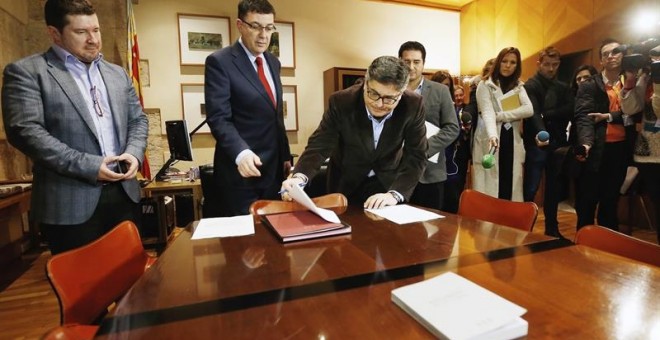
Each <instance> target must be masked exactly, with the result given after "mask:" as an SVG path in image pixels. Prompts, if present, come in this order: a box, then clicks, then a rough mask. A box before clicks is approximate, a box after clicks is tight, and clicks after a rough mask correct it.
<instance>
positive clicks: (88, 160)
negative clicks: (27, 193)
mask: <svg viewBox="0 0 660 340" xmlns="http://www.w3.org/2000/svg"><path fill="white" fill-rule="evenodd" d="M44 13H45V17H46V24H47V25H48V27H47V28H48V34H49V35H50V37H51V39H52V40H53V46H52V48H51V49H49V50H48V51H47V52H46V53H43V54H37V55H32V56H29V57H27V58H24V59H21V60H19V61H16V62H15V63H12V64H10V65H8V66H7V67H6V68H5V70H4V82H3V88H2V114H3V119H4V124H5V128H6V130H7V138H8V140H9V142H10V143H11V144H12V145H14V146H15V147H16V148H17V149H19V150H20V151H21V152H23V153H25V154H26V155H27V156H28V157H30V158H31V159H32V161H33V162H34V167H33V174H34V180H33V186H32V204H31V211H32V216H33V218H34V220H35V222H37V223H40V228H41V231H42V233H43V235H44V236H45V238H46V240H47V241H48V244H49V247H50V249H51V252H52V253H53V254H57V253H60V252H63V251H66V250H69V249H73V248H76V247H79V246H82V245H84V244H87V243H89V242H91V241H93V240H95V239H97V238H99V237H100V236H101V235H103V234H105V233H106V232H107V231H109V230H110V229H112V228H113V227H114V226H115V225H116V224H117V223H119V222H121V221H122V220H126V219H129V220H133V221H136V222H137V221H138V220H139V217H140V215H139V213H140V209H139V205H138V202H139V200H140V188H139V185H138V183H137V180H136V179H135V175H136V172H137V169H138V167H139V165H140V161H141V160H142V159H143V156H144V150H145V148H146V146H147V129H148V123H147V117H146V115H145V114H144V113H143V112H142V107H141V105H140V102H139V99H138V97H137V95H136V93H135V89H134V88H133V84H132V82H131V81H130V79H129V78H128V75H127V74H126V71H124V69H122V68H121V67H119V66H117V65H113V64H111V63H109V62H107V61H105V60H103V55H102V54H101V53H100V50H101V33H100V28H99V22H98V18H97V16H96V14H95V10H94V8H93V7H92V5H91V4H90V3H89V2H88V1H87V0H68V1H64V0H48V1H47V2H46V5H45V10H44ZM120 164H122V165H124V166H125V167H124V169H123V170H122V168H121V167H120ZM122 172H123V173H122Z"/></svg>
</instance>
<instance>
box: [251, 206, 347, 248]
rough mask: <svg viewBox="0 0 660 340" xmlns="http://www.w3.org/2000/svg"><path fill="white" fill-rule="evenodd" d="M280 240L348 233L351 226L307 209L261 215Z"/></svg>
mask: <svg viewBox="0 0 660 340" xmlns="http://www.w3.org/2000/svg"><path fill="white" fill-rule="evenodd" d="M261 218H262V220H263V221H264V223H265V224H266V225H267V226H269V227H270V228H271V229H272V230H273V232H274V233H275V235H276V236H277V237H278V238H279V239H280V240H281V241H282V242H291V241H299V240H307V239H311V238H318V237H326V236H333V235H341V234H348V233H350V232H351V226H350V225H348V224H346V223H333V222H328V221H326V220H324V219H322V218H321V217H320V216H318V215H316V214H314V213H313V212H311V211H309V210H304V211H293V212H287V213H282V214H272V215H264V216H261Z"/></svg>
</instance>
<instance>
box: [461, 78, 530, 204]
mask: <svg viewBox="0 0 660 340" xmlns="http://www.w3.org/2000/svg"><path fill="white" fill-rule="evenodd" d="M511 91H515V92H514V93H518V94H519V98H520V104H521V105H520V106H519V107H518V108H516V109H513V110H509V111H502V110H501V109H500V104H499V101H498V98H501V97H502V96H503V93H502V89H500V87H499V86H497V85H495V83H493V81H492V80H491V79H490V78H489V79H486V80H482V81H481V82H479V85H478V86H477V105H478V107H479V112H480V113H479V114H480V116H479V120H478V122H477V127H476V129H475V131H474V143H473V148H472V161H473V164H474V168H473V171H472V183H473V185H472V187H473V189H474V190H477V191H480V192H483V193H485V194H488V195H490V196H493V197H497V196H498V191H499V189H498V188H499V169H498V168H499V166H498V162H499V152H496V153H495V166H493V167H492V168H490V169H484V167H483V166H482V165H481V160H482V158H483V156H484V155H485V154H487V153H488V152H489V140H490V138H491V137H497V138H498V140H499V137H500V129H501V127H502V124H504V123H510V124H511V125H512V127H511V128H512V129H513V131H514V134H513V188H512V189H513V190H512V200H513V201H520V202H522V200H523V164H524V163H525V147H524V145H523V139H522V119H523V118H528V117H531V116H532V115H533V114H534V108H533V107H532V102H531V101H530V100H529V97H528V96H527V92H526V91H525V88H524V87H523V82H522V81H519V82H518V85H516V87H514V88H513V89H512V90H511Z"/></svg>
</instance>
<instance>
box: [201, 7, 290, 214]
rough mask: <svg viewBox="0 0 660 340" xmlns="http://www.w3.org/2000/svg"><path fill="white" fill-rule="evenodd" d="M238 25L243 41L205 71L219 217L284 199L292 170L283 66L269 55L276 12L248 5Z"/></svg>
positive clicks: (220, 53)
mask: <svg viewBox="0 0 660 340" xmlns="http://www.w3.org/2000/svg"><path fill="white" fill-rule="evenodd" d="M236 26H237V28H238V31H239V32H240V33H241V37H240V39H239V40H238V41H237V42H236V43H235V44H233V45H232V46H228V47H225V48H223V49H221V50H219V51H216V52H214V53H213V54H211V55H209V56H208V57H207V58H206V69H205V83H204V96H205V98H206V112H207V117H208V124H209V127H210V128H211V133H213V137H215V140H216V145H215V155H214V160H213V163H214V169H213V170H214V179H215V182H216V184H217V186H218V194H219V201H220V202H219V203H216V205H217V209H213V207H212V210H215V212H214V215H219V216H235V215H245V214H247V213H248V208H249V207H250V204H251V203H252V202H254V201H255V200H258V199H277V198H279V194H278V193H277V192H278V191H279V188H280V183H281V182H282V180H283V179H284V177H285V176H286V175H287V174H288V172H289V171H290V169H291V152H290V149H289V142H288V139H287V136H286V131H285V128H284V114H283V105H282V82H281V80H280V62H279V61H278V60H277V58H276V57H275V56H274V55H272V54H271V53H269V52H268V51H267V49H268V45H269V43H270V38H271V36H272V34H273V33H274V32H275V31H276V30H277V27H276V26H275V9H274V8H273V6H272V5H271V4H270V3H269V2H268V1H266V0H242V1H240V2H239V4H238V19H237V20H236Z"/></svg>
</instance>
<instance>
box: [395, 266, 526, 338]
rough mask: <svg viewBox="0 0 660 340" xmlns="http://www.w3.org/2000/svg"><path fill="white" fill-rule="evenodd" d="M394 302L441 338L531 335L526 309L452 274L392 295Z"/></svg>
mask: <svg viewBox="0 0 660 340" xmlns="http://www.w3.org/2000/svg"><path fill="white" fill-rule="evenodd" d="M392 301H393V302H394V303H395V304H397V305H398V306H399V307H401V308H402V309H403V310H404V311H405V312H406V313H408V314H409V315H410V316H412V317H413V318H415V320H417V321H418V322H419V323H421V324H422V325H424V327H426V329H428V330H429V331H430V332H431V333H433V334H434V335H435V336H437V337H446V338H449V339H489V340H497V339H513V338H518V337H521V336H525V335H527V329H528V325H527V321H525V320H524V319H522V318H521V317H520V316H522V315H523V314H525V313H526V312H527V310H526V309H524V308H522V307H520V306H518V305H516V304H514V303H512V302H510V301H508V300H506V299H504V298H502V297H501V296H499V295H497V294H495V293H493V292H491V291H489V290H487V289H484V288H482V287H480V286H479V285H477V284H475V283H473V282H472V281H469V280H467V279H465V278H463V277H461V276H459V275H456V274H454V273H451V272H448V273H445V274H442V275H439V276H436V277H434V278H432V279H429V280H425V281H422V282H418V283H415V284H411V285H408V286H404V287H400V288H397V289H394V290H393V291H392Z"/></svg>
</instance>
